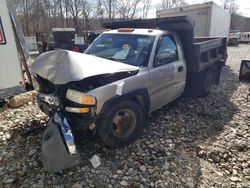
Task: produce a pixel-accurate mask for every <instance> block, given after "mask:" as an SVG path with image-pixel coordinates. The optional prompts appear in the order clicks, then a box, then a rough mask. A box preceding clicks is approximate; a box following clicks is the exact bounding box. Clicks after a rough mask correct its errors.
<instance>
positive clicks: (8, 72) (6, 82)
mask: <svg viewBox="0 0 250 188" xmlns="http://www.w3.org/2000/svg"><path fill="white" fill-rule="evenodd" d="M28 58H29V52H28V49H27V47H26V43H25V40H24V35H23V31H22V28H21V25H20V23H19V21H18V19H17V16H16V12H15V8H14V6H13V4H12V1H9V0H0V100H2V99H5V98H8V97H12V96H14V95H16V94H19V93H21V92H24V91H26V90H27V89H30V88H32V87H33V86H32V79H31V75H30V73H29V69H28V65H27V61H28Z"/></svg>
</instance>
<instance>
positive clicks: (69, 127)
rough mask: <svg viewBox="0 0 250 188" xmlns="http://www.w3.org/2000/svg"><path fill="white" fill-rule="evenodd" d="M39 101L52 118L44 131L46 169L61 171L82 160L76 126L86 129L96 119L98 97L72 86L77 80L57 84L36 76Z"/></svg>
mask: <svg viewBox="0 0 250 188" xmlns="http://www.w3.org/2000/svg"><path fill="white" fill-rule="evenodd" d="M36 79H37V81H38V84H39V91H38V94H37V104H38V106H39V108H40V109H41V110H42V111H43V112H44V113H46V114H47V115H48V116H49V117H50V119H49V122H48V124H47V129H46V130H45V132H44V134H43V141H42V162H43V167H44V169H45V171H48V172H58V171H61V170H63V169H65V168H69V167H72V166H74V165H76V164H78V163H79V162H80V155H79V151H78V150H77V144H76V142H75V138H74V130H78V129H81V130H86V129H88V128H89V126H90V125H92V127H93V125H94V123H95V119H96V118H95V109H96V99H95V97H93V96H91V95H86V94H85V93H84V92H80V91H76V90H74V89H71V88H73V87H74V84H72V83H69V84H65V85H54V84H52V83H51V82H50V81H48V80H46V79H44V78H42V77H40V76H38V75H37V76H36Z"/></svg>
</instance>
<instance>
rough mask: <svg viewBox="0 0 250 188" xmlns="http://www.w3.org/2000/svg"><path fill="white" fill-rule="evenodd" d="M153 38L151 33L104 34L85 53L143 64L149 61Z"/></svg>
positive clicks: (127, 62)
mask: <svg viewBox="0 0 250 188" xmlns="http://www.w3.org/2000/svg"><path fill="white" fill-rule="evenodd" d="M153 40H154V36H149V35H131V34H102V35H101V36H99V37H98V38H97V39H96V40H95V41H94V42H93V44H92V45H91V46H90V47H89V48H88V49H87V50H86V52H85V53H86V54H90V55H94V56H98V57H103V58H106V59H111V60H115V61H120V62H123V63H126V64H130V65H134V66H141V65H145V64H146V62H147V59H148V56H149V53H150V49H151V46H152V43H153Z"/></svg>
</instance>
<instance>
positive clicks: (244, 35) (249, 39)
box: [240, 32, 250, 43]
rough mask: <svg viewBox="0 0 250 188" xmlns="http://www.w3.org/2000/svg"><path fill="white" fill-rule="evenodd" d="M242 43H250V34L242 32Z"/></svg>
mask: <svg viewBox="0 0 250 188" xmlns="http://www.w3.org/2000/svg"><path fill="white" fill-rule="evenodd" d="M240 42H242V43H248V42H250V32H241V33H240Z"/></svg>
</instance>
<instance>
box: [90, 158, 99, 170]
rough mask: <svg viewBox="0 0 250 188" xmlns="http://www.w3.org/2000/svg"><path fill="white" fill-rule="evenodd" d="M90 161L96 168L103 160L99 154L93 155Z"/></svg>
mask: <svg viewBox="0 0 250 188" xmlns="http://www.w3.org/2000/svg"><path fill="white" fill-rule="evenodd" d="M89 161H90V163H91V164H92V166H93V167H94V168H97V167H98V166H100V165H101V160H100V157H99V156H98V155H93V157H92V158H91V159H90V160H89Z"/></svg>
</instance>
